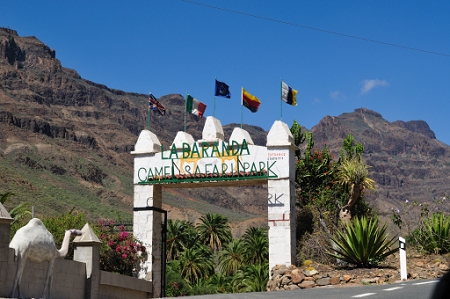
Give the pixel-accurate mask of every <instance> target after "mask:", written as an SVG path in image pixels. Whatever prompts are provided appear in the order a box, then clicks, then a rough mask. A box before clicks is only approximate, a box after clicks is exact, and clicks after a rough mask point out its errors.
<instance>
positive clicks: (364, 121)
mask: <svg viewBox="0 0 450 299" xmlns="http://www.w3.org/2000/svg"><path fill="white" fill-rule="evenodd" d="M312 132H313V136H314V140H315V142H316V143H315V144H316V145H318V144H323V143H327V144H328V146H329V147H330V148H331V149H332V150H333V151H334V153H335V154H336V155H338V154H339V148H340V146H341V143H342V139H343V138H345V136H346V135H347V134H352V135H353V136H354V137H355V141H358V142H362V144H363V145H364V152H363V158H364V160H365V161H366V163H367V164H368V165H370V166H371V168H370V174H371V177H372V178H373V179H374V180H375V182H376V192H374V193H372V194H370V196H369V199H370V200H371V201H372V204H373V205H374V206H375V207H378V208H379V209H380V211H384V212H385V211H388V210H389V209H390V208H391V207H394V208H396V207H398V206H399V205H402V204H403V203H404V202H405V201H406V200H409V201H413V200H417V201H419V202H428V203H431V202H433V200H435V199H436V198H441V197H442V196H445V195H448V186H449V184H450V178H449V176H448V175H447V174H448V171H449V170H450V168H449V167H450V166H449V162H450V152H449V149H450V147H449V146H448V145H446V144H445V143H443V142H440V141H439V140H437V139H436V136H435V134H434V132H433V131H432V130H431V129H430V127H429V126H428V124H427V123H426V122H424V121H421V120H415V121H408V122H404V121H395V122H392V123H391V122H389V121H387V120H385V119H383V117H382V116H381V114H379V113H377V112H375V111H371V110H368V109H365V108H360V109H355V111H354V112H352V113H344V114H342V115H339V116H337V117H333V116H326V117H324V118H323V119H322V120H321V121H320V122H319V124H318V125H316V126H314V127H313V128H312Z"/></svg>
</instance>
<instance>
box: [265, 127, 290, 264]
mask: <svg viewBox="0 0 450 299" xmlns="http://www.w3.org/2000/svg"><path fill="white" fill-rule="evenodd" d="M295 149H296V148H295V146H294V138H293V136H292V134H291V131H290V130H289V127H288V126H287V125H286V124H285V123H283V122H281V121H275V123H274V124H273V125H272V128H271V129H270V131H269V134H268V135H267V161H268V165H269V166H271V167H272V170H274V173H276V174H277V176H278V177H277V178H273V179H269V180H268V225H269V271H270V269H272V268H273V267H274V266H275V265H277V264H284V265H287V266H289V265H291V264H295V257H296V250H295V249H296V234H295V233H296V232H295V231H296V226H295V198H296V197H295ZM268 175H271V172H269V173H268Z"/></svg>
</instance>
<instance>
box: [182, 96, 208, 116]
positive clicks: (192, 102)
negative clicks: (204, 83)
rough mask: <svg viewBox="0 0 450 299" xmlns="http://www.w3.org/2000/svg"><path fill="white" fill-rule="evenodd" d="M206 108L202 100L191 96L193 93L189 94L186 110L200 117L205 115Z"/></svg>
mask: <svg viewBox="0 0 450 299" xmlns="http://www.w3.org/2000/svg"><path fill="white" fill-rule="evenodd" d="M205 110H206V105H205V104H203V103H202V102H200V101H199V100H197V99H194V98H193V97H191V95H189V94H188V95H187V98H186V112H190V113H192V114H194V115H196V116H198V117H200V118H202V117H203V113H204V112H205Z"/></svg>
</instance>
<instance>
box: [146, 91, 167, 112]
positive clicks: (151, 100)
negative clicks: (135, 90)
mask: <svg viewBox="0 0 450 299" xmlns="http://www.w3.org/2000/svg"><path fill="white" fill-rule="evenodd" d="M148 109H150V110H153V111H155V112H158V114H160V115H166V108H165V107H164V106H163V105H162V104H161V103H160V102H159V101H158V100H157V99H156V98H155V97H154V96H153V94H152V93H150V94H149V96H148Z"/></svg>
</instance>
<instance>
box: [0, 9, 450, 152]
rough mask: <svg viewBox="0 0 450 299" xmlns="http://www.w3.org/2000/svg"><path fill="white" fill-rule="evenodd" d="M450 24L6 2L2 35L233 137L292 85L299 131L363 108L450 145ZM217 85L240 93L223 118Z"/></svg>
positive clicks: (270, 116)
mask: <svg viewBox="0 0 450 299" xmlns="http://www.w3.org/2000/svg"><path fill="white" fill-rule="evenodd" d="M448 16H450V1H415V0H412V1H284V0H258V1H256V0H245V1H243V0H228V1H223V0H222V1H219V0H195V1H187V0H186V1H183V0H148V1H133V0H129V1H84V0H77V1H5V2H4V3H2V8H1V10H0V26H2V27H9V28H11V29H14V30H17V31H18V33H19V35H21V36H36V37H37V38H38V39H40V40H41V41H42V42H44V43H45V44H47V45H48V46H49V47H50V48H52V49H54V50H56V58H58V59H59V60H61V62H62V64H63V66H65V67H69V68H73V69H75V70H77V71H78V72H79V74H80V75H81V76H82V77H83V78H85V79H88V80H91V81H94V82H97V83H101V84H105V85H107V86H108V87H110V88H115V89H121V90H124V91H129V92H139V93H145V94H147V93H148V92H149V91H152V92H153V94H154V95H155V96H156V97H160V96H162V95H167V94H171V93H178V94H182V95H183V96H185V95H186V93H189V94H191V95H192V96H193V97H195V98H197V99H198V100H200V101H202V102H203V103H205V104H206V105H207V106H208V107H207V109H206V113H205V115H206V116H208V115H213V113H214V114H215V116H216V117H217V118H218V119H219V120H220V121H221V122H222V124H223V125H226V124H229V123H233V122H234V123H240V122H241V106H240V101H241V100H240V92H241V87H244V88H245V89H246V90H247V91H248V92H250V93H251V94H253V95H255V96H257V97H258V98H259V99H260V101H261V102H262V104H261V107H260V110H259V111H258V112H257V113H251V112H250V111H249V110H247V109H245V108H244V111H243V122H244V123H248V124H252V125H257V126H261V127H262V128H264V129H266V130H268V129H270V127H271V125H272V124H273V122H274V121H275V120H278V119H280V117H281V112H280V79H282V80H283V81H285V82H286V83H287V84H288V85H289V86H291V87H292V88H294V89H297V90H298V96H297V102H298V106H296V107H292V106H288V105H286V104H283V106H282V120H283V121H284V122H286V123H287V124H288V125H289V126H290V125H291V124H292V121H293V120H294V119H295V120H297V122H299V123H300V124H301V125H303V126H305V127H307V128H308V129H310V128H311V127H313V126H314V125H316V124H318V122H319V121H320V120H321V119H322V118H323V117H325V116H327V115H331V116H337V115H340V114H342V113H344V112H352V111H353V110H354V109H356V108H360V107H365V108H368V109H372V110H375V111H377V112H378V113H380V114H381V115H382V116H383V117H384V118H385V119H386V120H388V121H391V122H392V121H395V120H403V121H409V120H424V121H426V122H427V123H428V124H429V125H430V127H431V129H432V130H433V131H434V132H435V133H436V136H437V138H438V139H439V140H441V141H443V142H445V143H446V144H450V129H449V128H448V127H449V126H448V123H449V122H450V119H449V114H450V113H449V112H450V105H449V101H450V38H449V36H450V22H449V20H448ZM367 40H372V41H375V42H370V41H367ZM411 48H414V49H417V50H413V49H411ZM430 52H431V53H430ZM214 79H217V80H220V81H223V82H225V83H227V84H228V85H229V86H230V90H231V93H232V97H231V99H225V98H219V97H217V98H216V100H215V101H216V109H215V111H214V94H213V92H214ZM144 108H145V107H144ZM168 108H169V109H170V106H169V107H168Z"/></svg>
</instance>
